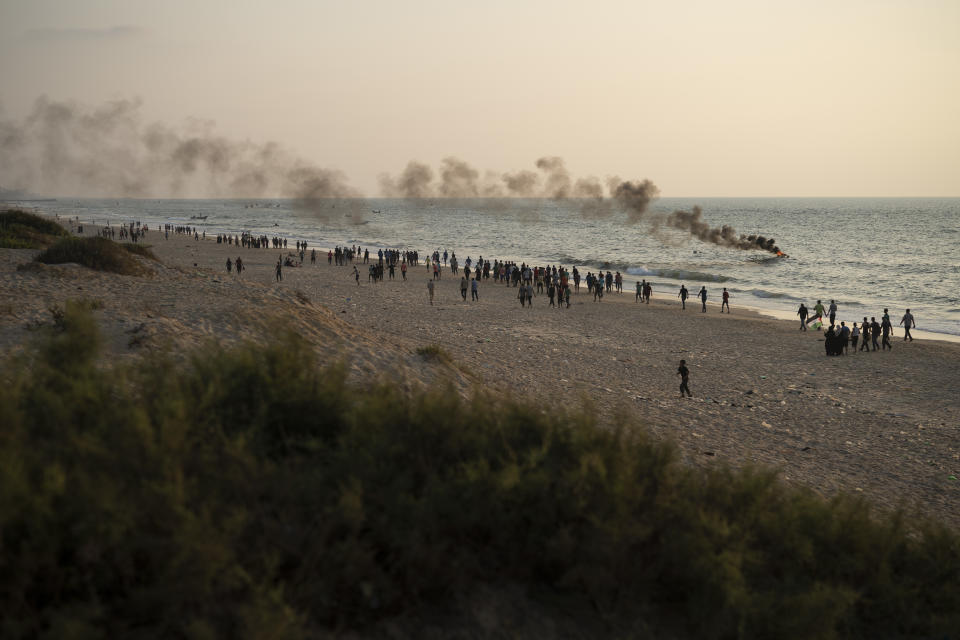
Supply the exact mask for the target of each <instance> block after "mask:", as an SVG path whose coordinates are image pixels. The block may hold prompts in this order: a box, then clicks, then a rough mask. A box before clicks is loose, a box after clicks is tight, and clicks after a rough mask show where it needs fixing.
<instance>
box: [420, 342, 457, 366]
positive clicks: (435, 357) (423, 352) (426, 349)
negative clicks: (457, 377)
mask: <svg viewBox="0 0 960 640" xmlns="http://www.w3.org/2000/svg"><path fill="white" fill-rule="evenodd" d="M417 355H418V356H420V357H421V358H423V359H424V360H426V361H428V362H440V363H448V362H451V361H452V360H453V359H452V358H451V357H450V354H449V353H447V350H446V349H444V348H443V347H441V346H440V345H438V344H428V345H425V346H423V347H417Z"/></svg>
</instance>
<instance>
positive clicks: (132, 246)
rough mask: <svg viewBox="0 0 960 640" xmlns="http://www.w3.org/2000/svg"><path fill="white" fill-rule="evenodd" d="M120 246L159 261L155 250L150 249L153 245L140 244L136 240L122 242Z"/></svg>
mask: <svg viewBox="0 0 960 640" xmlns="http://www.w3.org/2000/svg"><path fill="white" fill-rule="evenodd" d="M120 246H121V247H123V248H124V249H126V250H127V251H129V252H130V253H132V254H133V255H135V256H140V257H141V258H147V259H149V260H153V261H154V262H158V260H157V256H156V255H154V253H153V251H151V250H150V249H151V248H152V245H149V244H138V243H136V242H122V243H120Z"/></svg>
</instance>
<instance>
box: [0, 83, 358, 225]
mask: <svg viewBox="0 0 960 640" xmlns="http://www.w3.org/2000/svg"><path fill="white" fill-rule="evenodd" d="M140 107H141V105H140V102H139V101H137V100H117V101H113V102H109V103H107V104H105V105H102V106H99V107H95V108H91V107H86V106H83V105H79V104H76V103H73V102H57V101H52V100H49V99H47V98H40V99H38V100H37V101H36V103H35V104H34V106H33V110H32V111H31V112H30V114H29V115H28V116H27V117H26V118H25V119H24V120H23V121H22V122H13V121H0V182H2V184H3V186H6V187H15V188H18V189H24V190H29V191H33V192H37V193H41V194H47V195H70V196H79V197H96V196H109V197H114V196H120V197H139V198H143V197H181V196H192V197H207V198H222V197H234V198H236V197H240V198H260V197H287V198H293V199H294V201H295V203H296V204H297V205H298V206H299V207H302V208H304V209H308V210H311V211H318V212H319V211H323V210H324V209H325V206H324V201H325V200H328V199H330V198H353V197H357V196H358V195H359V193H358V192H357V191H356V190H355V189H353V188H352V187H350V186H349V184H348V183H347V181H346V178H345V176H344V175H343V174H342V173H341V172H339V171H337V170H335V169H324V168H320V167H317V166H315V165H313V164H311V163H309V162H307V161H305V160H303V159H301V158H298V157H296V156H295V155H293V154H291V153H290V152H288V151H286V150H285V149H283V148H282V147H280V146H279V145H277V144H275V143H266V144H257V143H253V142H249V141H236V140H230V139H228V138H225V137H223V136H219V135H217V134H215V133H214V131H213V126H212V125H211V124H210V123H207V122H191V123H188V124H186V125H184V126H183V127H180V128H176V129H175V128H171V127H169V126H167V125H164V124H159V123H153V124H144V123H143V118H142V117H141V113H140Z"/></svg>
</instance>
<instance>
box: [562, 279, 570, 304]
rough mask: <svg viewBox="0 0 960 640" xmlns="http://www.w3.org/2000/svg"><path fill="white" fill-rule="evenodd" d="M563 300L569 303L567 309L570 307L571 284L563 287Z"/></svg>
mask: <svg viewBox="0 0 960 640" xmlns="http://www.w3.org/2000/svg"><path fill="white" fill-rule="evenodd" d="M563 300H564V302H566V303H567V309H569V308H570V285H567V286H565V287H564V288H563Z"/></svg>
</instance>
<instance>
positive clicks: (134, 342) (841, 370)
mask: <svg viewBox="0 0 960 640" xmlns="http://www.w3.org/2000/svg"><path fill="white" fill-rule="evenodd" d="M92 231H93V229H91V227H90V226H89V225H87V227H86V235H88V236H89V235H91V234H92ZM289 242H290V245H291V246H290V247H289V248H288V249H287V250H283V251H281V250H278V249H244V248H241V247H237V246H235V245H226V244H217V243H216V241H215V239H214V238H209V237H208V238H207V239H205V240H200V241H196V240H194V239H193V237H192V236H184V235H173V234H171V235H170V237H169V239H164V238H163V236H162V235H161V233H160V232H157V231H155V230H152V231H150V233H149V235H148V236H147V238H146V240H145V244H148V245H151V246H152V248H153V251H154V252H155V254H156V255H157V257H158V258H159V260H160V264H152V265H151V267H150V268H151V271H152V275H150V276H143V277H133V276H119V275H114V274H108V273H100V272H94V271H90V270H88V269H85V268H83V267H79V266H76V265H61V266H42V265H37V264H31V266H29V267H27V268H20V269H18V266H22V265H25V264H28V263H30V262H31V260H32V258H33V256H34V255H35V254H36V252H35V251H30V250H12V249H2V250H0V352H2V353H3V354H4V356H5V357H6V356H9V355H11V354H13V353H16V352H18V351H20V350H22V349H23V347H24V345H25V344H27V343H28V342H29V340H30V339H31V336H32V334H33V332H34V329H35V328H36V327H37V326H41V325H44V324H50V322H51V314H50V311H49V309H50V308H51V307H54V306H57V305H62V304H63V303H64V302H65V301H66V300H68V299H77V298H86V299H91V300H96V301H98V303H100V304H99V305H98V306H100V305H102V307H101V308H100V309H98V310H97V311H95V314H96V317H97V318H98V320H99V322H100V324H101V326H102V327H103V329H104V334H105V336H106V337H107V345H108V346H107V356H106V357H108V358H115V359H118V360H120V361H122V360H124V359H126V358H132V357H136V356H137V355H138V354H140V353H143V352H146V351H152V350H166V351H172V352H174V353H176V354H180V355H183V356H185V355H188V354H189V353H190V352H191V351H192V350H193V349H194V348H196V347H197V346H200V345H202V344H205V343H206V342H208V341H210V340H219V341H221V342H224V343H227V344H230V343H237V342H240V341H243V340H255V341H259V340H265V339H268V338H270V337H272V336H275V335H276V334H277V332H278V331H279V330H280V328H281V327H284V326H287V327H290V328H292V329H293V330H294V331H296V332H298V333H300V334H301V335H302V336H303V337H304V338H306V339H307V340H308V341H309V343H310V344H312V345H314V346H315V348H316V349H317V350H318V352H319V353H320V354H321V357H322V360H323V361H324V362H335V361H337V360H343V361H345V362H346V363H347V364H348V371H349V375H350V377H351V379H352V381H353V382H355V383H358V384H364V383H367V382H370V381H373V380H380V379H388V380H390V381H392V382H396V383H399V384H401V385H403V386H406V387H417V386H421V385H437V384H443V383H447V382H449V383H450V384H452V385H453V386H454V388H456V389H458V390H460V391H461V392H468V391H469V390H470V389H471V388H473V387H479V386H482V387H484V388H493V389H502V390H503V391H504V392H511V393H513V394H515V395H516V396H518V397H522V398H525V399H527V400H529V401H530V402H532V403H533V404H534V405H535V406H538V407H541V408H543V409H544V410H546V411H549V410H550V409H551V407H555V406H558V405H563V406H569V405H570V404H571V403H578V402H581V401H583V400H585V399H588V400H589V402H591V403H592V404H593V406H595V408H596V410H597V411H599V412H600V413H601V414H602V416H603V417H604V419H605V420H607V421H612V420H615V419H616V415H617V412H618V411H620V410H626V411H628V412H630V413H633V414H636V415H637V416H639V418H640V419H641V420H642V421H643V422H645V423H646V424H647V426H648V427H649V428H650V429H651V430H652V431H653V432H654V433H655V434H656V435H657V436H659V437H662V438H666V439H670V440H673V441H675V442H676V443H677V445H678V447H679V450H680V453H681V457H682V458H683V460H684V461H686V462H687V463H689V464H694V465H710V464H717V463H731V464H734V465H743V464H761V465H769V466H773V467H775V468H778V469H780V470H781V474H782V477H783V478H784V479H785V480H786V481H788V482H791V483H799V484H802V485H806V486H809V487H812V488H813V489H814V490H816V491H817V492H819V493H821V494H823V495H825V496H829V495H831V494H834V493H835V492H837V491H841V490H845V491H850V492H862V493H863V494H864V495H865V496H868V497H869V498H870V499H872V500H873V501H875V502H876V503H877V504H879V505H881V506H883V507H887V508H893V507H897V506H904V507H906V508H908V509H910V510H915V511H916V512H919V513H923V514H928V515H931V516H935V517H937V518H940V519H943V520H945V521H948V522H951V523H953V524H954V525H958V524H960V506H958V504H960V503H958V498H960V481H958V480H956V478H957V477H958V476H960V438H958V422H957V420H956V418H955V416H956V415H957V412H958V410H960V400H958V398H957V395H956V390H957V388H958V384H960V345H958V344H955V343H950V342H946V341H937V340H927V339H918V340H916V341H914V342H910V343H904V342H903V341H902V335H903V333H902V329H899V328H898V329H897V330H896V332H895V339H894V340H893V350H892V351H889V352H870V353H865V352H860V353H857V354H853V352H851V354H850V355H848V356H845V357H834V358H828V357H826V356H825V355H824V345H823V338H822V335H820V334H819V333H818V332H815V331H808V332H801V331H798V322H790V321H786V320H778V319H773V318H769V317H764V316H761V315H759V314H757V313H754V312H750V311H746V310H742V309H738V308H737V306H736V300H734V301H733V313H732V314H722V315H721V314H720V313H719V308H720V307H719V290H711V292H710V293H711V300H710V302H709V305H708V306H709V311H708V313H701V312H700V309H699V307H700V305H699V302H698V301H695V300H689V301H688V304H687V309H686V310H685V311H682V310H681V309H680V304H679V301H678V300H677V299H676V297H675V296H676V292H675V291H664V290H660V289H658V288H657V287H656V284H655V286H654V295H653V300H652V302H651V303H650V304H649V305H647V304H638V303H636V302H635V301H634V295H633V291H632V287H633V280H632V279H630V280H628V281H627V282H625V284H624V289H625V291H624V293H623V294H616V293H613V294H608V295H607V296H605V297H604V298H603V301H602V302H599V303H595V302H593V297H592V296H589V295H587V294H586V292H585V289H584V287H583V286H582V285H581V291H580V293H579V294H574V295H572V296H571V306H570V308H569V309H567V308H559V309H558V308H551V307H549V306H548V299H547V297H546V296H543V295H541V296H539V297H537V298H535V299H534V304H533V307H532V308H522V307H521V306H520V305H519V303H518V301H517V300H516V289H514V288H513V287H507V286H504V285H496V284H492V281H487V282H484V283H483V284H481V286H480V300H479V302H471V301H470V296H469V295H468V296H467V301H463V300H462V299H461V297H460V292H459V277H456V276H454V275H453V274H451V273H450V270H449V269H444V271H443V278H442V279H441V280H440V281H439V282H438V283H437V284H436V298H435V301H434V304H433V306H431V305H430V304H429V301H428V295H427V280H428V272H427V269H426V267H425V266H423V265H420V266H416V267H411V269H410V271H409V272H408V276H407V280H406V281H403V280H402V279H401V277H400V272H399V269H398V271H397V275H396V278H395V279H394V280H389V279H387V280H385V281H383V282H380V283H368V282H367V274H366V269H365V267H364V265H359V268H360V273H361V277H360V284H359V285H357V284H356V282H355V280H354V276H353V268H352V266H336V265H333V266H330V265H328V264H327V257H326V252H325V251H324V252H323V253H322V255H320V256H318V260H317V263H316V264H315V265H312V264H310V262H309V256H308V258H307V260H306V262H305V265H304V266H302V267H297V268H285V269H283V280H282V281H281V282H276V280H275V276H274V265H275V264H276V262H277V258H278V256H280V255H281V254H282V255H284V256H286V255H287V254H288V253H291V254H292V253H293V242H294V239H293V238H290V239H289ZM318 249H319V248H318ZM238 255H239V256H241V257H242V258H243V262H244V265H245V267H246V270H245V271H244V273H243V274H242V276H240V277H238V276H237V275H236V274H235V273H227V271H226V268H225V262H226V260H227V258H228V257H230V258H232V259H234V260H235V259H236V257H237V256H238ZM697 287H699V285H697ZM694 293H695V290H693V289H692V288H691V294H694ZM880 312H881V310H880V309H878V310H877V314H878V315H879V313H880ZM840 319H846V318H844V317H843V315H842V310H841V318H840ZM850 320H852V318H851V319H850ZM895 322H896V320H895ZM426 345H439V346H441V347H442V348H443V350H445V351H446V352H447V353H448V354H449V355H450V357H451V362H450V363H443V362H428V361H425V360H424V358H423V357H421V356H419V355H418V354H417V353H416V349H417V348H418V347H422V346H426ZM680 359H685V360H686V361H687V365H688V366H689V367H690V371H691V378H690V386H691V389H692V391H693V394H694V397H693V398H689V399H681V398H680V397H679V394H678V384H679V377H678V376H677V375H676V370H677V365H678V363H679V360H680Z"/></svg>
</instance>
